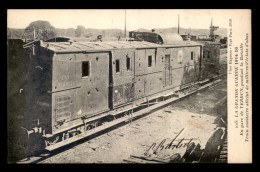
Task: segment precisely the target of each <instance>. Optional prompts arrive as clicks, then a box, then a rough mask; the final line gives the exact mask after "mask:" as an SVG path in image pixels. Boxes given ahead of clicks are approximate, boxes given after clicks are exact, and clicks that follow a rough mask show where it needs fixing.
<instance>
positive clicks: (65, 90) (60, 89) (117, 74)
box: [27, 34, 219, 148]
mask: <svg viewBox="0 0 260 172" xmlns="http://www.w3.org/2000/svg"><path fill="white" fill-rule="evenodd" d="M158 38H160V44H158V43H152V42H147V41H115V42H42V41H37V42H34V43H33V44H32V46H30V48H28V49H29V52H30V53H29V81H28V91H29V93H28V97H27V102H28V107H34V108H30V109H29V110H28V112H27V114H28V115H30V117H31V118H32V119H33V120H37V122H34V123H33V125H31V124H32V123H31V122H30V123H28V125H27V132H28V135H30V134H33V133H38V134H41V135H42V136H43V138H44V140H45V143H46V147H47V148H48V147H50V146H51V145H53V144H54V143H56V142H61V141H64V140H66V139H68V138H71V137H74V136H76V135H78V134H79V133H81V132H82V131H86V130H89V129H91V128H93V127H97V126H99V125H102V123H103V122H104V121H105V122H107V121H112V120H114V119H115V118H113V117H114V116H115V115H117V114H120V113H123V112H127V111H129V110H132V109H134V108H138V107H140V105H141V104H142V103H144V102H147V101H149V100H155V99H158V98H160V97H162V96H164V95H169V94H174V93H175V92H178V91H179V90H181V89H184V88H186V87H188V86H190V85H193V84H196V83H199V82H200V81H201V80H202V79H206V78H207V77H211V75H213V74H214V75H215V74H216V73H217V70H211V72H203V71H205V70H208V69H207V64H212V63H214V65H215V66H217V65H218V59H219V52H218V53H216V54H215V55H213V56H211V57H210V58H208V56H207V57H206V58H203V57H204V56H203V46H204V45H203V44H201V43H198V42H192V41H183V40H182V38H181V37H180V36H179V35H176V34H169V35H166V36H162V35H159V34H158ZM208 50H209V51H210V52H211V50H210V49H208ZM216 51H219V49H216ZM214 52H215V50H214ZM208 54H209V53H208ZM216 69H217V68H216Z"/></svg>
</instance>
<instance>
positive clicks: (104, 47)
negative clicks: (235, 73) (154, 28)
mask: <svg viewBox="0 0 260 172" xmlns="http://www.w3.org/2000/svg"><path fill="white" fill-rule="evenodd" d="M202 45H203V44H200V43H198V42H193V41H182V42H179V43H177V42H176V43H175V44H167V45H164V44H155V43H151V42H146V41H111V42H42V41H40V47H42V48H45V49H47V50H49V51H52V52H54V53H79V52H97V51H111V50H115V49H144V48H160V47H190V46H202Z"/></svg>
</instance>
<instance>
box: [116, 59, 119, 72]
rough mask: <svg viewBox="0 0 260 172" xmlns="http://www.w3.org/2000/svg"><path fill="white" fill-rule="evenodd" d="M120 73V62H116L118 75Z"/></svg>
mask: <svg viewBox="0 0 260 172" xmlns="http://www.w3.org/2000/svg"><path fill="white" fill-rule="evenodd" d="M118 72H120V63H119V60H116V73H118Z"/></svg>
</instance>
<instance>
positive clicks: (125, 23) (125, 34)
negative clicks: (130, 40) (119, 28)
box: [125, 9, 126, 38]
mask: <svg viewBox="0 0 260 172" xmlns="http://www.w3.org/2000/svg"><path fill="white" fill-rule="evenodd" d="M125 38H126V9H125Z"/></svg>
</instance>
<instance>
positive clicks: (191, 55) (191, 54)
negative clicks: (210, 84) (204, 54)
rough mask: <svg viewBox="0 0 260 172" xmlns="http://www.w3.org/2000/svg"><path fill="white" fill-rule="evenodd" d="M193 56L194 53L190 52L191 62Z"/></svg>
mask: <svg viewBox="0 0 260 172" xmlns="http://www.w3.org/2000/svg"><path fill="white" fill-rule="evenodd" d="M193 56H194V52H193V51H192V52H191V53H190V59H191V60H193Z"/></svg>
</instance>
